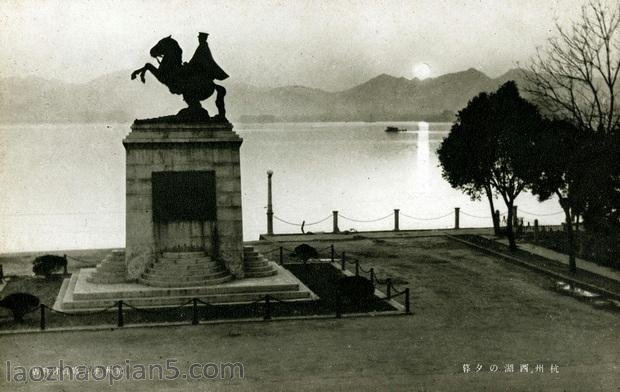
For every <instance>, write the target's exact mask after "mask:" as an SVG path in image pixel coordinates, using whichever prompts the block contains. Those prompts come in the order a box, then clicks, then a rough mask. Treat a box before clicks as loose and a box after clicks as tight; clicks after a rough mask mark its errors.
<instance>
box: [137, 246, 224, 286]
mask: <svg viewBox="0 0 620 392" xmlns="http://www.w3.org/2000/svg"><path fill="white" fill-rule="evenodd" d="M232 278H233V276H232V275H230V274H229V273H228V271H227V270H226V269H225V268H224V267H223V266H222V265H220V264H219V263H218V262H216V261H213V260H212V259H211V257H210V256H208V255H207V254H206V253H205V252H204V251H193V252H163V253H162V255H161V256H160V257H158V258H157V260H156V261H154V262H152V263H150V264H148V265H147V267H146V270H145V271H144V273H143V274H142V276H141V277H140V278H139V281H140V282H141V283H143V284H146V285H148V286H152V287H194V286H209V285H216V284H220V283H223V282H227V281H229V280H231V279H232Z"/></svg>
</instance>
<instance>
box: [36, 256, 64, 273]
mask: <svg viewBox="0 0 620 392" xmlns="http://www.w3.org/2000/svg"><path fill="white" fill-rule="evenodd" d="M61 268H62V269H63V272H64V273H65V274H66V273H67V256H66V255H65V256H63V257H60V256H54V255H44V256H39V257H37V258H36V259H34V261H33V262H32V272H34V274H35V275H39V276H45V278H49V277H50V276H51V275H52V274H53V273H54V272H56V271H58V270H59V269H61Z"/></svg>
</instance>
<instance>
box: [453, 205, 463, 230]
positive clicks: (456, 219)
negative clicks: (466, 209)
mask: <svg viewBox="0 0 620 392" xmlns="http://www.w3.org/2000/svg"><path fill="white" fill-rule="evenodd" d="M460 212H461V209H460V208H459V207H454V228H455V229H457V230H458V229H459V215H460Z"/></svg>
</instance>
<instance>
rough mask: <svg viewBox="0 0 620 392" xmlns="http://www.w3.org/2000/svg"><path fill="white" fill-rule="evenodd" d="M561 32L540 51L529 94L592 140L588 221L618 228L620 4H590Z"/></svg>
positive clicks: (529, 76) (530, 69)
mask: <svg viewBox="0 0 620 392" xmlns="http://www.w3.org/2000/svg"><path fill="white" fill-rule="evenodd" d="M556 28H557V32H558V34H557V36H556V37H554V38H552V39H550V40H549V42H548V45H547V46H546V47H545V48H544V49H539V50H538V53H537V55H536V56H535V58H534V59H532V61H531V64H530V66H529V67H528V72H526V73H525V77H526V80H527V92H528V93H530V94H531V95H532V97H533V99H534V100H535V103H536V104H538V105H539V106H540V108H541V110H544V111H545V112H546V113H545V114H548V115H549V116H551V117H552V118H555V119H561V120H565V121H568V122H570V123H571V124H572V125H573V126H574V127H576V128H577V129H579V130H582V131H583V132H586V134H589V138H588V141H587V144H588V148H587V150H588V152H589V154H590V159H591V160H590V162H588V167H589V168H590V170H589V172H588V173H587V174H586V176H587V177H588V181H589V183H590V190H591V192H590V193H589V194H587V195H584V196H587V197H586V200H585V202H586V204H585V206H584V211H583V213H584V218H586V223H588V222H589V223H590V226H591V227H593V226H594V227H596V226H599V224H595V223H596V222H597V220H599V218H600V217H604V218H605V219H606V220H607V223H606V224H609V223H610V222H611V224H612V225H618V224H619V223H620V220H619V219H620V215H619V212H618V211H619V210H620V204H619V202H620V160H619V159H618V158H617V157H618V156H619V155H620V132H619V130H620V115H619V114H620V105H619V102H618V94H619V92H620V83H619V82H618V76H619V73H620V3H617V2H615V3H614V2H610V3H609V4H606V3H604V2H602V1H593V2H590V3H589V4H588V5H585V6H584V7H583V8H582V10H581V15H580V18H579V19H578V20H576V21H574V22H573V23H572V25H571V26H570V27H569V28H564V27H562V26H560V25H557V26H556ZM584 153H585V151H584ZM588 218H589V219H588ZM603 225H605V224H604V223H603Z"/></svg>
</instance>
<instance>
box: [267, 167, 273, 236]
mask: <svg viewBox="0 0 620 392" xmlns="http://www.w3.org/2000/svg"><path fill="white" fill-rule="evenodd" d="M271 176H273V171H271V170H267V234H273V206H272V204H271Z"/></svg>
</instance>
